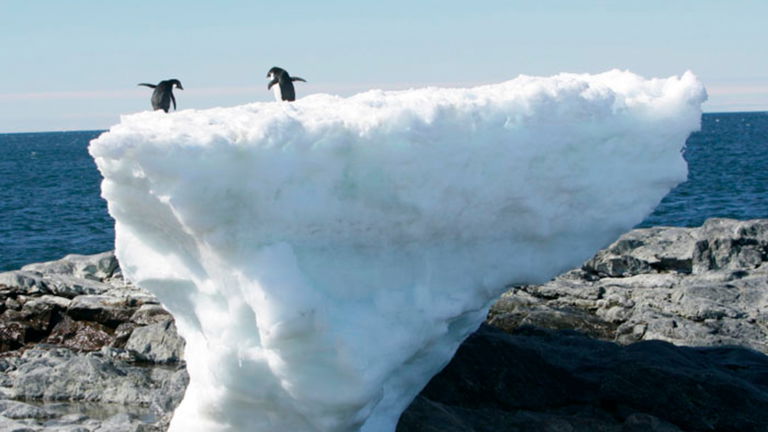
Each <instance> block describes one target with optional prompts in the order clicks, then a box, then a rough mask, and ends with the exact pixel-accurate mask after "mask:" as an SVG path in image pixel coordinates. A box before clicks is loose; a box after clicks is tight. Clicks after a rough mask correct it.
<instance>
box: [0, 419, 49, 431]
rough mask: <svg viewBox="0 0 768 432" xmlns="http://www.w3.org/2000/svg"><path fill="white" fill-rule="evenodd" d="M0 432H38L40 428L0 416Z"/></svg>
mask: <svg viewBox="0 0 768 432" xmlns="http://www.w3.org/2000/svg"><path fill="white" fill-rule="evenodd" d="M0 430H1V431H3V432H39V431H40V430H41V428H40V427H33V426H30V425H28V424H25V423H23V422H20V421H18V420H13V419H9V418H7V417H4V416H2V415H0Z"/></svg>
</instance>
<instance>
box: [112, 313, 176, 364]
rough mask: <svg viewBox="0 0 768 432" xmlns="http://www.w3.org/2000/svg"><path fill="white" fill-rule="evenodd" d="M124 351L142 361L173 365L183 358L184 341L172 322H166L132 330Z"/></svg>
mask: <svg viewBox="0 0 768 432" xmlns="http://www.w3.org/2000/svg"><path fill="white" fill-rule="evenodd" d="M125 349H126V350H128V351H129V352H131V353H132V354H133V355H134V356H136V358H138V359H140V360H142V361H149V362H153V363H175V362H178V361H180V360H181V359H182V357H183V354H184V339H182V338H181V337H179V335H178V334H177V333H176V326H175V325H174V323H173V321H172V320H166V321H163V322H159V323H155V324H149V325H147V326H144V327H138V328H136V329H134V330H133V333H131V337H130V338H129V339H128V342H127V343H126V345H125Z"/></svg>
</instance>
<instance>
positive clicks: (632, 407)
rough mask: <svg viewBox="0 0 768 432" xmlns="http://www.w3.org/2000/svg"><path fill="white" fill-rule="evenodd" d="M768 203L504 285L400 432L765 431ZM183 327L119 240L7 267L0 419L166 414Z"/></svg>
mask: <svg viewBox="0 0 768 432" xmlns="http://www.w3.org/2000/svg"><path fill="white" fill-rule="evenodd" d="M767 262H768V220H753V221H735V220H728V219H711V220H709V221H707V222H706V223H705V224H704V225H703V226H702V227H700V228H668V227H656V228H649V229H639V230H634V231H631V232H629V233H627V234H625V235H624V236H622V237H621V238H620V239H619V240H618V241H616V242H615V243H614V244H612V245H610V246H609V247H608V248H606V249H604V250H602V251H600V252H599V253H598V254H597V255H596V256H595V257H594V258H592V259H590V260H589V261H587V262H586V263H585V264H584V265H583V266H582V267H580V268H577V269H573V270H571V271H569V272H567V273H565V274H563V275H561V276H559V277H558V278H556V279H555V280H553V281H551V282H549V283H547V284H544V285H537V286H528V285H527V286H515V287H510V289H509V291H508V292H507V293H505V294H504V295H503V296H502V298H501V299H500V300H499V302H498V303H497V304H496V305H495V306H494V307H493V308H492V310H491V312H490V314H489V317H488V321H487V324H485V325H483V326H482V327H481V328H480V329H479V330H478V331H477V332H476V333H475V334H474V335H472V336H471V337H470V338H469V339H467V341H465V343H464V344H463V345H462V346H461V348H460V349H459V351H458V352H457V354H456V356H455V357H454V359H453V360H452V361H451V363H450V364H449V365H448V366H447V367H446V368H445V369H444V370H443V372H441V373H440V374H438V375H437V376H436V377H435V378H434V379H433V380H432V381H431V382H430V384H429V385H428V386H427V387H426V388H425V389H424V391H423V392H422V393H421V394H420V395H419V397H417V399H416V400H415V401H414V402H413V404H412V405H411V406H410V408H409V409H408V410H407V411H406V412H405V413H404V414H403V417H402V418H401V421H400V424H399V426H398V432H428V431H435V432H437V431H440V432H454V431H455V432H459V431H470V432H471V431H474V432H485V431H489V432H490V431H493V432H496V431H502V430H503V431H532V430H536V431H584V432H587V431H589V432H592V431H606V432H608V431H616V432H630V431H658V432H673V431H768V356H766V353H768V342H767V341H768V339H767V338H766V336H767V334H766V333H767V332H768V320H766V318H767V317H768V263H767ZM182 352H183V341H182V340H181V339H180V338H179V337H178V336H177V335H176V332H175V327H174V324H173V319H172V317H171V316H170V315H169V314H168V313H167V312H166V311H165V310H164V309H163V308H162V307H161V306H160V305H159V304H158V302H157V300H156V299H155V298H154V297H153V296H152V295H150V294H148V293H146V292H144V291H142V290H140V289H138V288H136V287H133V286H131V285H130V284H126V283H125V282H124V281H123V279H122V277H121V274H120V270H119V267H118V264H117V261H116V260H115V258H114V255H113V254H112V253H109V252H108V253H103V254H99V255H92V256H80V255H70V256H67V257H65V258H64V259H61V260H58V261H53V262H49V263H39V264H31V265H28V266H25V267H24V268H22V269H21V270H18V271H12V272H6V273H0V374H1V375H0V430H3V431H16V432H21V431H40V432H49V431H67V432H85V431H131V432H134V431H163V430H165V428H166V425H167V422H168V419H169V418H170V415H171V413H172V411H173V409H174V408H175V407H176V405H177V404H178V402H179V401H180V399H181V397H182V395H183V392H184V389H185V387H186V384H187V375H186V372H185V369H184V362H183V358H182Z"/></svg>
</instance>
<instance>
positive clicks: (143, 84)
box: [139, 83, 157, 88]
mask: <svg viewBox="0 0 768 432" xmlns="http://www.w3.org/2000/svg"><path fill="white" fill-rule="evenodd" d="M139 85H140V86H144V87H149V88H155V87H157V86H156V85H155V84H147V83H141V84H139Z"/></svg>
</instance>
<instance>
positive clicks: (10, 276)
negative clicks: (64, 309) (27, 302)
mask: <svg viewBox="0 0 768 432" xmlns="http://www.w3.org/2000/svg"><path fill="white" fill-rule="evenodd" d="M0 286H3V287H4V288H3V291H5V292H12V293H19V292H24V293H27V294H42V293H49V292H50V291H49V290H48V286H47V284H46V283H45V282H44V281H43V277H42V275H41V274H40V273H37V272H31V271H21V270H15V271H9V272H3V273H0Z"/></svg>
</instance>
